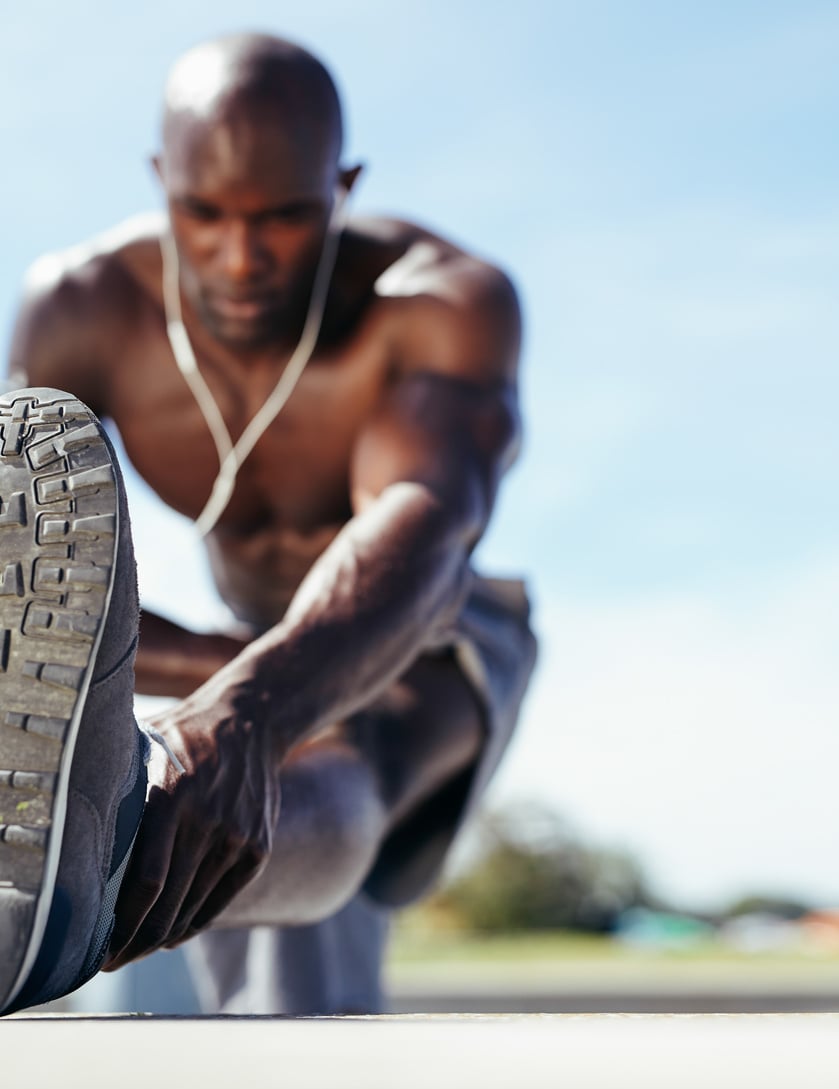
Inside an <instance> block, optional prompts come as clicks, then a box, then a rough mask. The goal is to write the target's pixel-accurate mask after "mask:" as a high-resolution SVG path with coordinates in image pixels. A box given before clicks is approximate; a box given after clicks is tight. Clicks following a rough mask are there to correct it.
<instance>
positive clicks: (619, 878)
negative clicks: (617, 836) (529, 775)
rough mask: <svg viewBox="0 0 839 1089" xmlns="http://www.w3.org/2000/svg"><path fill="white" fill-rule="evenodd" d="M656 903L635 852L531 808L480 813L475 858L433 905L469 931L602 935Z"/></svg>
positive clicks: (439, 914) (433, 911)
mask: <svg viewBox="0 0 839 1089" xmlns="http://www.w3.org/2000/svg"><path fill="white" fill-rule="evenodd" d="M651 906H657V905H655V904H654V898H653V897H652V896H651V895H650V893H649V890H648V889H647V886H646V882H645V880H644V877H643V874H642V873H641V870H640V868H639V866H638V864H637V863H636V861H635V860H634V859H633V858H632V857H631V856H630V855H628V854H627V853H625V852H623V851H619V850H610V849H605V848H600V847H593V846H588V845H586V844H584V843H582V842H580V840H579V839H578V838H577V837H576V836H575V835H574V834H573V832H572V831H571V829H570V828H569V827H568V825H567V824H566V823H565V822H564V821H563V820H562V819H561V818H560V817H559V816H558V815H557V814H556V813H554V812H552V811H550V810H548V809H544V808H541V807H531V806H525V807H516V808H514V809H507V810H503V811H500V812H494V813H488V814H486V815H484V816H483V817H482V818H481V820H480V824H479V826H478V836H477V843H476V846H475V848H474V853H473V858H472V861H471V862H470V864H469V865H468V866H465V867H464V869H463V870H462V872H461V873H460V874H459V875H458V876H457V877H455V878H454V879H452V880H450V881H449V882H448V883H447V884H445V885H444V887H443V888H442V890H441V891H440V892H439V893H437V894H436V895H435V896H434V897H432V900H431V902H430V903H429V904H428V908H427V911H428V913H429V917H436V918H437V919H445V920H446V922H447V924H448V925H450V926H451V925H454V926H456V927H458V929H463V930H472V931H482V932H509V931H516V930H553V929H564V930H580V931H589V932H601V933H602V932H608V931H612V930H613V929H614V928H615V926H616V925H617V922H618V919H619V918H620V916H621V915H622V914H623V912H625V911H626V910H627V909H628V908H632V907H651Z"/></svg>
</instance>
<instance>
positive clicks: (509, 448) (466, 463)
mask: <svg viewBox="0 0 839 1089" xmlns="http://www.w3.org/2000/svg"><path fill="white" fill-rule="evenodd" d="M518 439H519V416H518V408H517V398H516V391H515V388H514V386H512V385H511V384H506V383H505V384H497V385H493V386H492V387H487V386H481V385H477V384H475V383H472V382H468V381H463V380H459V379H453V378H449V377H446V376H442V375H440V374H437V373H434V372H425V373H413V374H411V375H408V376H406V377H404V378H402V379H401V380H399V381H398V382H397V383H396V384H395V385H394V387H393V388H392V389H391V390H389V391H388V393H387V394H386V395H385V397H384V399H383V402H382V404H381V405H380V407H379V409H378V411H377V412H376V414H375V415H374V417H373V418H372V419H371V420H370V422H369V423H368V425H367V427H366V428H365V429H364V431H363V433H362V434H361V436H360V437H359V440H358V442H357V444H356V449H355V452H354V456H353V461H352V466H351V482H350V483H351V488H352V498H353V507H354V509H355V510H356V511H359V510H361V509H362V508H363V507H364V506H365V505H366V504H367V503H369V502H370V501H371V500H373V499H375V498H376V497H377V496H379V495H380V494H381V493H382V492H383V491H384V490H385V488H387V487H389V486H390V485H392V484H397V483H402V482H413V483H418V484H422V485H424V486H425V487H426V488H427V489H428V490H429V492H430V493H431V494H432V495H433V496H434V498H435V499H436V500H437V501H438V502H439V504H440V505H441V507H442V508H443V509H444V510H445V511H446V512H447V513H448V514H450V516H451V517H452V518H453V519H455V520H457V521H459V522H461V523H462V525H463V528H464V531H465V532H467V533H468V534H474V535H475V536H477V535H479V534H480V532H481V531H482V529H483V526H484V525H485V523H486V521H487V520H488V518H489V515H490V512H491V509H492V504H493V501H494V498H495V492H496V489H497V486H498V481H499V479H500V477H501V475H502V473H503V472H504V470H505V469H506V468H507V466H508V465H509V464H510V462H511V461H512V460H513V458H514V456H515V452H516V449H517V445H518Z"/></svg>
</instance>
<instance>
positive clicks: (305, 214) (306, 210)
mask: <svg viewBox="0 0 839 1089" xmlns="http://www.w3.org/2000/svg"><path fill="white" fill-rule="evenodd" d="M316 215H317V209H316V208H314V207H312V205H310V204H289V205H286V206H285V207H282V208H272V209H271V210H270V212H266V213H265V219H266V220H268V222H269V223H305V221H306V220H308V219H313V218H314V217H315V216H316Z"/></svg>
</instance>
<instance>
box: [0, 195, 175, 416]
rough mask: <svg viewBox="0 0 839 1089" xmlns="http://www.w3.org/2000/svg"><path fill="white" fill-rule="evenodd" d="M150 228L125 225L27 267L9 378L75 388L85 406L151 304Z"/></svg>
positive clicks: (140, 222) (153, 249) (145, 222)
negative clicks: (16, 376) (70, 384)
mask: <svg viewBox="0 0 839 1089" xmlns="http://www.w3.org/2000/svg"><path fill="white" fill-rule="evenodd" d="M156 230H157V231H158V232H159V226H156V225H155V222H154V221H153V220H152V219H149V218H148V217H144V218H142V219H136V220H130V221H127V222H125V223H123V224H120V225H119V226H118V227H116V228H114V229H113V230H111V231H108V232H106V233H104V234H102V235H99V236H97V237H96V238H93V239H90V240H89V241H88V242H84V243H81V244H80V245H77V246H72V247H71V248H69V249H65V250H62V251H57V252H55V253H50V254H47V255H45V256H44V257H41V258H39V259H38V260H37V261H35V263H34V264H33V265H32V266H31V267H30V269H29V270H28V272H27V275H26V278H25V280H24V286H23V295H22V299H21V303H20V307H19V309H18V313H17V317H16V320H15V326H14V331H13V335H12V343H11V351H10V358H9V370H10V372H11V373H12V374H15V375H21V376H25V377H26V380H27V384H30V385H46V386H48V385H58V386H61V387H62V388H64V387H65V386H67V387H68V388H69V385H68V384H69V383H75V385H73V389H74V392H75V391H78V392H79V396H82V394H83V392H84V393H85V394H86V397H85V399H86V400H87V401H88V403H90V404H93V399H95V397H96V388H97V381H98V376H99V375H100V373H104V372H103V368H106V367H108V366H110V361H111V360H113V358H114V355H115V350H116V349H117V348H119V346H120V345H122V344H124V343H125V338H126V334H127V333H128V334H130V332H131V330H132V329H134V328H136V327H137V325H138V323H139V322H140V321H141V320H142V315H144V314H147V313H148V307H149V305H150V300H151V301H152V302H153V298H152V296H153V293H154V278H153V269H154V261H155V260H156V261H157V281H158V283H159V279H160V257H159V253H158V245H157V243H156V242H155V240H154V239H155V231H156ZM157 290H158V295H159V290H160V289H159V286H158V289H157Z"/></svg>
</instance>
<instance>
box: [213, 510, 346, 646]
mask: <svg viewBox="0 0 839 1089" xmlns="http://www.w3.org/2000/svg"><path fill="white" fill-rule="evenodd" d="M341 528H342V527H341V524H332V525H325V526H321V527H318V528H316V529H312V530H307V531H305V532H301V531H299V530H296V529H292V528H289V527H282V526H277V525H267V526H265V527H264V528H260V529H254V528H253V527H249V528H248V530H247V531H246V532H244V533H241V534H240V533H237V531H236V530H235V528H231V527H230V526H224V527H220V528H219V529H217V530H214V531H213V532H212V533H211V534H210V535H209V536H208V537H207V541H206V543H207V553H208V556H209V560H210V568H211V570H212V573H213V579H214V581H215V584H216V588H217V589H218V592H219V594H220V595H221V598H222V600H223V601H224V602H225V604H226V605H227V606H228V608H229V609H230V610H231V611H232V612H233V614H234V616H236V618H237V619H238V620H241V621H242V622H243V623H246V624H250V625H252V626H253V627H255V628H257V629H259V630H264V629H265V628H269V627H271V626H272V625H274V624H276V623H278V622H279V621H280V620H282V618H283V615H284V614H285V611H286V609H287V608H288V606H289V604H290V602H291V599H292V598H293V597H294V594H295V593H296V591H297V588H298V587H299V585H300V583H301V582H302V581H303V579H304V578H305V576H306V574H307V572H308V571H309V568H310V567H311V566H312V564H313V563H314V562H315V560H316V559H317V558H318V556H320V554H321V553H322V552H323V551H324V550H325V549H326V548H327V547H328V546H329V544H330V543H331V542H332V541H333V540H334V539H335V537H336V536H337V534H338V533H339V532H340V530H341Z"/></svg>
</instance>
